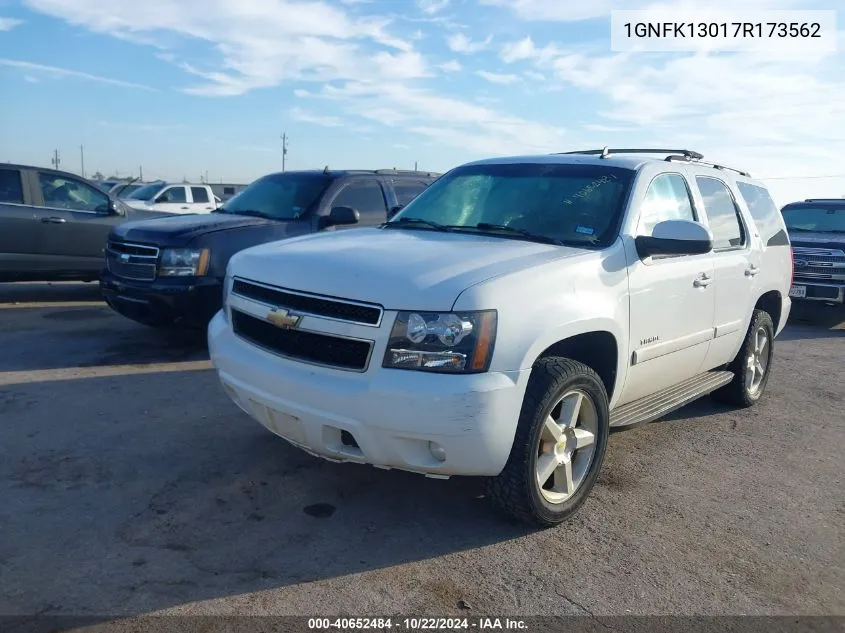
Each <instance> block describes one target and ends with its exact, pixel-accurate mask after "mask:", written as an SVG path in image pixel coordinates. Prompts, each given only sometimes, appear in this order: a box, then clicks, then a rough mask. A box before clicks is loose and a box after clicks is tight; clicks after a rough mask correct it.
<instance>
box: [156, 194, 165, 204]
mask: <svg viewBox="0 0 845 633" xmlns="http://www.w3.org/2000/svg"><path fill="white" fill-rule="evenodd" d="M153 202H154V203H156V204H161V203H162V202H167V200H165V199H164V196H159V197H158V198H156V199H155V200H153Z"/></svg>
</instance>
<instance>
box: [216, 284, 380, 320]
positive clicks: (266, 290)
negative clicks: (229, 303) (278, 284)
mask: <svg viewBox="0 0 845 633" xmlns="http://www.w3.org/2000/svg"><path fill="white" fill-rule="evenodd" d="M232 293H234V294H236V295H240V296H241V297H246V298H247V299H253V300H254V301H260V302H261V303H265V304H268V305H271V306H274V307H283V308H289V309H291V310H295V311H297V312H304V313H307V314H311V315H314V316H320V317H327V318H330V319H337V320H339V321H349V322H351V323H360V324H362V325H378V324H379V322H380V320H381V308H378V307H375V306H367V305H361V304H357V303H349V302H346V301H337V300H334V299H323V298H321V297H313V296H308V295H303V294H298V293H293V292H290V291H287V290H281V289H276V288H271V287H269V286H263V285H259V284H255V283H252V282H249V281H244V280H243V279H236V280H235V282H234V284H232Z"/></svg>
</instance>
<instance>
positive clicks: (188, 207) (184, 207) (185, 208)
mask: <svg viewBox="0 0 845 633" xmlns="http://www.w3.org/2000/svg"><path fill="white" fill-rule="evenodd" d="M182 208H183V209H189V208H190V207H182Z"/></svg>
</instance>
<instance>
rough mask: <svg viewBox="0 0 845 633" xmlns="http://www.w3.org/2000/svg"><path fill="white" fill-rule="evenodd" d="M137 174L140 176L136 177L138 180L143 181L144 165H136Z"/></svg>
mask: <svg viewBox="0 0 845 633" xmlns="http://www.w3.org/2000/svg"><path fill="white" fill-rule="evenodd" d="M138 175H139V176H140V178H138V180H140V181H141V182H144V166H143V165H138Z"/></svg>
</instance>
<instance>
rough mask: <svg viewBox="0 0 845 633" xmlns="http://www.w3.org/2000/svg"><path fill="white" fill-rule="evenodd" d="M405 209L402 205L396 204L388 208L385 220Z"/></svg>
mask: <svg viewBox="0 0 845 633" xmlns="http://www.w3.org/2000/svg"><path fill="white" fill-rule="evenodd" d="M404 207H405V205H404V204H397V205H396V206H395V207H390V210H389V211H388V212H387V219H388V220H389V219H390V218H392V217H393V216H394V215H396V214H397V213H399V212H400V211H401V210H402V209H403V208H404Z"/></svg>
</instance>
